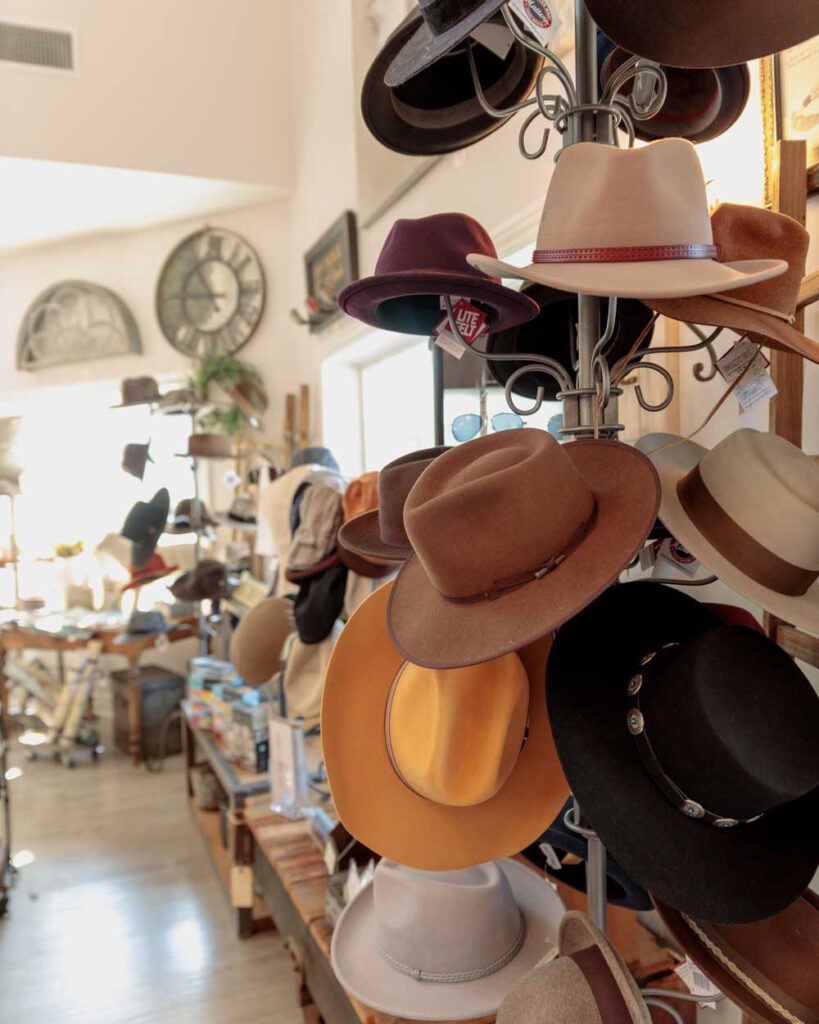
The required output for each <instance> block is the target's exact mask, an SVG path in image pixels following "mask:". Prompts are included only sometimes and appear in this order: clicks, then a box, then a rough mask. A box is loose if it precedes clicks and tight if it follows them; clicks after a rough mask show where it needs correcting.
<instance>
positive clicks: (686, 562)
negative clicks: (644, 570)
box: [654, 537, 700, 579]
mask: <svg viewBox="0 0 819 1024" xmlns="http://www.w3.org/2000/svg"><path fill="white" fill-rule="evenodd" d="M663 562H665V563H666V564H667V565H672V566H674V568H675V569H679V571H680V572H683V573H685V575H686V576H690V577H691V578H692V579H693V577H694V576H696V575H697V572H698V570H699V567H700V563H699V561H698V560H697V559H696V558H695V557H694V556H693V555H692V554H691V552H690V551H689V550H688V548H684V547H683V546H682V544H680V542H679V541H678V540H674V538H673V537H671V538H668V537H666V539H665V540H664V541H663V542H662V543H661V544H660V548H659V551H658V552H657V564H656V565H655V567H654V576H655V577H657V576H658V577H660V578H663V572H662V568H663V565H662V563H663Z"/></svg>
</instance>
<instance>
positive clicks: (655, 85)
mask: <svg viewBox="0 0 819 1024" xmlns="http://www.w3.org/2000/svg"><path fill="white" fill-rule="evenodd" d="M638 79H642V81H641V82H638V81H637V80H638ZM652 80H653V82H652ZM630 81H634V83H635V86H636V87H638V88H643V87H644V83H645V82H647V81H648V82H652V89H653V92H652V95H651V96H650V98H649V99H648V101H647V102H645V103H641V102H640V100H639V98H638V97H636V96H635V92H636V89H634V88H633V89H632V91H631V93H630V94H629V95H628V96H622V95H618V94H619V93H620V92H621V90H622V89H623V87H624V86H625V85H626V84H627V83H628V82H630ZM667 95H668V80H667V79H666V76H665V71H664V70H663V69H662V67H660V65H659V64H656V63H654V62H653V61H648V60H645V59H644V58H642V57H630V58H629V59H628V60H627V61H626V62H625V64H623V65H621V66H620V67H619V68H618V69H617V70H616V71H615V72H614V74H613V75H612V76H611V78H610V79H609V81H608V83H607V84H606V89H605V92H604V94H603V100H604V102H608V103H614V102H617V103H621V104H623V105H624V106H626V107H628V111H629V114H630V115H631V117H632V118H634V120H636V121H648V120H649V119H650V118H652V117H656V115H657V114H658V113H659V112H660V110H662V108H663V105H664V104H665V101H666V98H667Z"/></svg>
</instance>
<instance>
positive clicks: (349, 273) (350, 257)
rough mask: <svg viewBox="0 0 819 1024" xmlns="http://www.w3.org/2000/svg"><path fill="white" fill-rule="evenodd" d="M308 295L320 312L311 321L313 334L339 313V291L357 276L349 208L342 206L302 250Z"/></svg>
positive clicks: (353, 223) (355, 239)
mask: <svg viewBox="0 0 819 1024" xmlns="http://www.w3.org/2000/svg"><path fill="white" fill-rule="evenodd" d="M304 276H305V282H306V285H307V298H308V299H315V300H316V301H317V302H318V304H319V312H318V315H317V316H316V317H315V319H314V320H311V323H310V333H311V334H316V333H317V332H319V331H323V330H324V328H325V327H326V326H327V325H328V324H330V323H332V322H333V321H334V320H335V319H336V318H337V317H338V316H339V315H340V313H341V310H340V309H339V308H338V307H337V306H336V304H335V302H336V297H337V296H338V293H339V292H340V291H341V289H342V288H344V287H345V286H346V285H348V284H352V282H353V281H356V280H358V228H357V225H356V217H355V214H354V213H353V212H352V210H345V212H344V213H342V215H341V216H340V217H339V218H338V219H337V220H335V221H334V222H333V223H332V224H331V225H330V227H329V228H328V229H327V230H326V231H325V232H324V234H323V235H322V236H321V238H319V240H318V241H317V242H315V243H314V244H313V245H311V246H310V248H309V249H308V250H307V252H306V253H305V254H304Z"/></svg>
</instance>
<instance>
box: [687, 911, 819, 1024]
mask: <svg viewBox="0 0 819 1024" xmlns="http://www.w3.org/2000/svg"><path fill="white" fill-rule="evenodd" d="M680 916H681V917H682V919H683V920H684V921H685V923H686V924H687V925H688V927H689V928H690V929H691V931H692V932H693V933H694V934H695V935H696V936H697V938H698V939H699V940H700V942H701V943H702V944H703V946H705V948H706V949H707V950H708V952H709V953H710V954H711V956H713V957H714V959H715V960H717V961H718V962H719V964H720V965H721V966H722V967H724V968H725V970H726V971H728V973H729V974H730V975H731V976H732V977H734V978H735V979H736V980H737V981H738V982H739V983H740V985H742V986H743V988H745V989H747V990H748V991H749V992H750V993H751V994H752V995H754V996H756V998H757V999H759V1000H760V1001H761V1002H763V1003H764V1004H765V1005H766V1006H767V1007H768V1009H769V1010H773V1012H774V1013H775V1014H776V1015H777V1016H778V1017H781V1018H782V1020H784V1021H787V1024H819V1015H817V1014H816V1013H815V1012H814V1011H812V1010H811V1009H810V1008H809V1007H807V1006H802V1005H801V1004H800V1003H798V1002H796V1000H794V999H792V998H791V997H789V995H788V993H787V992H783V991H782V990H781V989H780V988H779V986H777V985H774V984H773V982H772V981H771V980H770V979H769V978H767V977H765V975H764V974H762V973H761V972H760V971H758V970H757V969H756V968H755V967H754V965H753V964H750V963H748V962H747V961H746V960H745V958H744V957H742V956H741V955H740V954H738V953H737V952H736V951H735V950H734V949H732V948H731V947H730V946H729V945H727V943H726V942H725V937H724V936H723V935H720V934H719V933H718V932H717V931H716V930H714V929H712V928H711V927H710V926H709V925H706V924H703V925H702V926H700V925H698V924H697V922H696V921H694V920H692V919H691V918H690V917H689V916H688V915H687V914H683V913H681V915H680ZM729 954H730V955H729ZM732 957H733V958H734V959H732ZM734 960H739V961H740V963H739V964H738V963H735V962H734ZM771 989H774V991H775V993H776V996H777V998H774V993H773V992H772V991H771ZM784 1004H788V1005H784Z"/></svg>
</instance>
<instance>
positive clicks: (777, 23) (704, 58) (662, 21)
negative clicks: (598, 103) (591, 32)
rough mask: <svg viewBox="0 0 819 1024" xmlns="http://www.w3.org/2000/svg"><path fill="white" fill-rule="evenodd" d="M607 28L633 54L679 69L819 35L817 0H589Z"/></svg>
mask: <svg viewBox="0 0 819 1024" xmlns="http://www.w3.org/2000/svg"><path fill="white" fill-rule="evenodd" d="M587 6H588V8H589V13H590V14H591V16H592V18H594V21H595V23H596V24H597V25H599V26H600V28H601V29H602V31H603V32H605V34H606V35H607V36H608V37H609V39H612V40H613V41H614V42H615V43H616V44H617V45H618V46H622V47H623V48H624V49H625V50H629V51H630V52H631V53H637V54H639V55H640V56H641V57H647V58H648V59H649V60H653V61H656V62H657V63H658V64H670V65H671V66H672V67H678V68H718V67H724V66H725V65H726V64H741V63H742V62H743V61H746V60H754V59H755V58H756V57H766V56H769V55H770V54H772V53H777V52H778V51H779V50H787V49H788V48H789V47H791V46H795V45H796V44H797V43H801V42H804V41H805V40H806V39H810V38H811V37H812V36H815V35H817V34H819V4H817V3H816V0H779V2H778V3H771V2H770V0H731V3H719V2H715V0H686V2H685V3H680V2H679V0H629V3H628V4H624V3H623V0H587Z"/></svg>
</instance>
